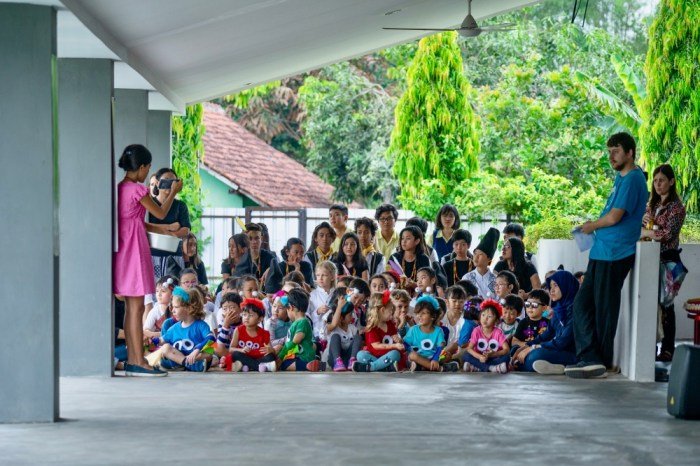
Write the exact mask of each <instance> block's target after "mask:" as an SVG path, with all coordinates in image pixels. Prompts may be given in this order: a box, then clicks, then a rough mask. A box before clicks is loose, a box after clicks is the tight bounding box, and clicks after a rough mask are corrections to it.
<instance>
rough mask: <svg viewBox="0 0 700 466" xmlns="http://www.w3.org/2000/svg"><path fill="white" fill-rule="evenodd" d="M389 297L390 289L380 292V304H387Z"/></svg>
mask: <svg viewBox="0 0 700 466" xmlns="http://www.w3.org/2000/svg"><path fill="white" fill-rule="evenodd" d="M390 299H391V291H389V290H384V293H382V306H386V305H387V304H389V300H390Z"/></svg>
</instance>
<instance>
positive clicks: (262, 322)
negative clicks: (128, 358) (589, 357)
mask: <svg viewBox="0 0 700 466" xmlns="http://www.w3.org/2000/svg"><path fill="white" fill-rule="evenodd" d="M381 209H383V210H382V211H381V212H379V210H380V209H378V212H379V213H378V214H377V217H378V218H379V219H380V220H382V223H392V225H393V223H394V222H387V221H385V220H386V218H388V214H391V215H392V216H393V213H392V211H391V210H387V208H386V206H382V208H381ZM332 210H333V216H334V217H336V218H335V219H334V218H333V217H331V220H332V222H331V223H328V222H322V223H321V224H319V225H318V226H317V227H316V228H315V229H314V232H313V236H312V241H311V245H310V246H309V248H308V250H305V248H304V243H303V241H302V240H300V239H298V238H290V239H289V240H288V241H287V243H286V246H285V247H284V249H283V250H282V254H281V256H282V261H277V259H276V255H275V254H274V253H271V252H270V251H266V249H264V247H263V243H264V241H263V233H264V229H263V228H262V227H260V226H256V225H254V224H248V225H247V226H246V227H247V229H248V232H247V233H246V234H245V235H242V236H240V235H234V237H232V238H231V241H230V246H231V247H230V251H229V257H227V259H226V260H225V261H224V262H225V264H226V266H227V268H226V271H227V276H226V277H225V279H224V280H223V282H222V283H221V285H220V287H219V289H218V290H217V293H216V295H215V296H211V295H210V294H209V292H208V289H207V288H206V287H204V286H202V285H200V283H199V280H198V276H197V271H196V270H193V269H189V268H185V269H183V270H182V271H181V273H180V276H179V277H174V276H168V275H166V276H163V277H162V278H161V279H160V280H158V283H157V289H156V298H155V301H154V303H153V307H152V308H151V309H150V311H149V312H148V313H147V315H146V316H145V318H144V342H145V344H146V346H147V347H148V349H149V350H150V351H151V354H150V355H149V359H148V360H149V362H150V363H151V364H152V365H154V366H156V367H159V368H162V369H165V370H184V371H195V372H206V371H208V370H209V369H210V368H211V367H212V366H213V367H214V370H221V371H231V372H249V371H254V372H277V371H309V372H318V371H325V370H328V371H333V372H346V371H352V372H397V371H402V370H408V371H411V372H414V371H427V372H457V371H460V370H461V371H465V372H495V373H506V372H509V371H525V372H539V373H541V374H561V373H563V368H564V366H565V365H566V364H571V363H575V362H576V357H575V354H574V351H575V350H574V342H573V331H572V325H573V323H572V315H571V314H572V307H573V300H574V298H575V296H576V293H577V291H578V288H579V284H580V281H579V277H577V276H574V275H573V274H571V273H570V272H568V271H564V270H557V271H552V272H551V273H548V274H547V279H546V282H545V285H544V287H541V286H540V285H539V282H538V280H539V279H538V280H537V281H536V280H534V279H533V278H532V277H531V276H530V273H531V272H532V271H533V270H534V265H533V263H532V262H531V261H530V256H527V255H526V253H525V252H524V247H522V241H521V240H520V239H518V237H516V236H513V235H511V236H509V237H508V238H506V241H505V244H506V246H505V247H504V249H503V250H502V251H503V253H504V255H503V257H502V258H501V260H500V261H498V263H497V266H496V268H495V269H494V270H496V271H497V272H496V273H494V272H493V271H492V270H491V268H490V264H491V263H492V261H493V259H494V254H495V252H496V250H497V246H498V242H499V232H498V230H496V229H494V228H491V229H489V230H488V231H487V232H486V234H485V235H484V236H483V237H482V238H481V239H480V241H479V243H478V245H477V246H476V247H475V248H474V251H473V255H472V254H471V253H470V252H469V247H470V245H471V241H472V237H471V234H470V233H469V232H468V231H466V230H463V229H460V228H459V226H460V225H459V215H458V213H457V212H456V209H454V208H453V207H451V206H445V207H444V208H443V209H441V210H440V212H439V214H438V216H437V219H438V220H439V221H438V222H436V223H437V224H438V228H437V229H436V231H435V232H433V234H432V235H431V236H430V237H429V238H430V241H429V243H431V245H432V248H431V247H430V246H429V245H428V244H426V241H425V229H426V228H427V222H425V221H423V220H422V219H419V218H413V219H410V222H408V224H407V226H406V227H405V228H404V229H403V230H401V232H400V233H399V234H395V233H396V232H391V235H395V236H396V237H397V239H398V241H397V245H396V250H395V251H394V252H393V253H392V254H391V255H390V256H389V257H388V260H387V257H386V256H385V255H384V254H382V253H381V252H380V249H379V247H378V246H377V231H378V227H377V223H376V222H375V221H374V220H372V219H369V218H366V217H365V218H360V219H358V220H357V221H356V222H355V224H354V226H355V231H354V232H353V231H350V230H348V229H347V211H344V210H343V209H339V208H338V206H334V208H333V209H332ZM392 218H393V217H392ZM394 221H395V218H394ZM507 230H508V231H511V230H513V228H512V227H511V226H508V227H507ZM515 230H516V232H519V231H520V230H519V228H515ZM504 232H505V230H504ZM384 233H387V232H385V231H384V230H382V235H383V238H384V242H385V243H386V237H385V236H384ZM391 235H387V236H389V237H393V236H391ZM383 246H386V244H384V243H383ZM514 253H515V254H517V257H515V256H514V255H513V254H514ZM521 254H522V256H523V260H522V261H521V260H520V255H521ZM431 256H433V257H432V258H431ZM523 264H524V265H523ZM523 267H525V268H523ZM521 280H523V281H524V282H525V283H526V286H525V287H521V283H522V282H521ZM263 284H264V289H261V287H263ZM523 288H525V290H523ZM550 306H551V308H550Z"/></svg>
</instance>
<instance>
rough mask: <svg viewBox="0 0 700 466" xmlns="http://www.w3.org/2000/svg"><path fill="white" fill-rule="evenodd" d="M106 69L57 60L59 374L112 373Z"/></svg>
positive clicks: (109, 67)
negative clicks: (59, 278)
mask: <svg viewBox="0 0 700 466" xmlns="http://www.w3.org/2000/svg"><path fill="white" fill-rule="evenodd" d="M113 74H114V72H113V62H112V61H111V60H105V59H82V58H61V59H59V60H58V116H59V124H58V134H59V150H58V153H59V170H60V172H61V183H60V189H59V195H60V200H61V201H60V207H59V232H60V243H61V259H62V260H61V266H60V277H61V283H60V309H61V311H60V313H59V328H60V332H59V335H60V342H61V351H60V362H61V375H107V376H109V375H111V374H112V367H113V364H112V357H113V356H112V354H113V341H114V339H113V333H112V332H113V330H112V329H113V324H114V317H113V314H112V299H111V295H112V191H113V186H112V184H111V180H112V179H114V175H113V174H112V172H113V170H114V168H113V167H114V164H113V163H112V160H113V157H112V80H113Z"/></svg>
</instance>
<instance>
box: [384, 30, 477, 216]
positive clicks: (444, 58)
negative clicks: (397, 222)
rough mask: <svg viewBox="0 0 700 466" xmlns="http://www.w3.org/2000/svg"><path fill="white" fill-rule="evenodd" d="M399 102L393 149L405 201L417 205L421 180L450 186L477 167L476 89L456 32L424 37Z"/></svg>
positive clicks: (445, 189) (445, 190) (441, 189)
mask: <svg viewBox="0 0 700 466" xmlns="http://www.w3.org/2000/svg"><path fill="white" fill-rule="evenodd" d="M406 83H407V84H406V91H405V93H404V95H403V96H402V97H401V99H400V100H399V103H398V104H397V106H396V112H395V118H396V124H395V126H394V130H393V132H392V134H391V145H390V149H389V151H390V154H391V155H392V156H394V157H395V161H394V174H395V175H396V177H397V179H398V181H399V184H400V186H401V197H400V199H401V203H402V205H403V206H404V207H407V208H413V207H414V204H415V202H416V201H417V198H419V197H420V196H421V195H422V194H424V192H423V189H422V188H423V182H424V181H430V180H434V179H437V180H439V181H440V183H438V185H437V189H438V190H439V192H440V193H441V194H442V195H443V196H447V194H448V189H450V188H452V186H453V185H455V184H457V183H460V182H462V181H463V180H464V179H465V178H467V177H468V176H469V175H470V174H471V173H473V172H474V171H476V170H477V165H478V162H477V155H478V153H479V150H480V146H479V138H478V126H479V123H478V119H477V117H476V115H475V114H474V111H473V109H472V106H471V104H470V101H469V99H470V96H471V95H472V89H471V86H470V85H469V82H468V81H467V80H466V78H465V77H464V74H463V70H462V56H461V52H460V49H459V45H458V43H457V34H456V33H453V32H448V33H441V34H436V35H433V36H429V37H426V38H423V39H421V41H420V42H419V44H418V51H417V52H416V54H415V56H414V58H413V61H412V62H411V65H410V66H409V68H408V72H407V77H406Z"/></svg>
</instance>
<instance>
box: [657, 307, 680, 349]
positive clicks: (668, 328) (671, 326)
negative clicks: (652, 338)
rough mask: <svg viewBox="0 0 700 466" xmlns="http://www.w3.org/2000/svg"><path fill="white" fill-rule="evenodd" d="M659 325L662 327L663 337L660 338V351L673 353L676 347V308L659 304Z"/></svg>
mask: <svg viewBox="0 0 700 466" xmlns="http://www.w3.org/2000/svg"><path fill="white" fill-rule="evenodd" d="M661 327H662V328H663V329H664V337H663V338H662V339H661V352H662V353H663V352H664V351H668V352H669V353H671V354H673V351H674V350H675V349H676V309H675V307H674V306H673V304H671V305H670V306H667V307H665V306H661Z"/></svg>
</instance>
